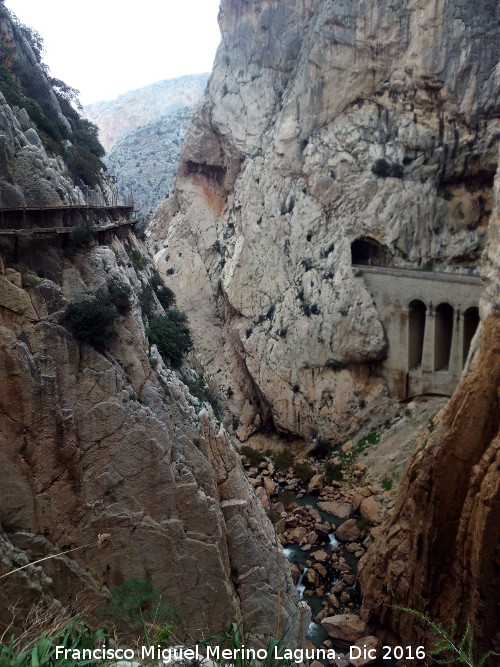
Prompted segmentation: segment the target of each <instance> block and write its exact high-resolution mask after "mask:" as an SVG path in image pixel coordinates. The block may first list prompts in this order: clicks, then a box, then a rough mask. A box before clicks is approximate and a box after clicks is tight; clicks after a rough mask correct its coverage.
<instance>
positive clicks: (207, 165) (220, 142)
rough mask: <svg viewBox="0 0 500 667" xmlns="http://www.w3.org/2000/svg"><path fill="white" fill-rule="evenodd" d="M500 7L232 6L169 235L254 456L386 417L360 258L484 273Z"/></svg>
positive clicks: (192, 309) (379, 334)
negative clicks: (370, 252) (366, 250)
mask: <svg viewBox="0 0 500 667" xmlns="http://www.w3.org/2000/svg"><path fill="white" fill-rule="evenodd" d="M496 11H497V3H495V2H491V1H490V0H482V1H481V2H479V4H475V5H474V6H473V7H472V5H470V4H467V5H464V4H463V3H459V2H456V1H455V0H446V1H445V2H442V3H439V4H438V5H436V4H435V3H433V2H429V1H428V0H420V1H417V2H409V1H408V2H402V3H396V4H390V3H386V2H385V1H383V0H378V1H377V2H371V1H370V2H364V1H361V0H359V1H357V2H354V3H353V2H349V3H346V2H342V1H341V0H336V1H334V2H327V1H326V0H325V1H322V0H305V1H304V2H301V3H296V2H282V1H280V2H278V1H277V0H274V1H273V0H270V1H266V2H262V1H260V0H259V1H257V0H250V1H248V2H245V3H242V2H236V1H232V0H223V1H222V3H221V11H220V26H221V33H222V44H221V46H220V48H219V51H218V55H217V58H216V62H215V68H214V72H213V75H212V77H211V79H210V82H209V85H208V88H207V92H206V94H205V97H204V99H203V102H202V104H201V106H200V108H199V109H198V112H197V114H196V115H195V118H194V121H193V123H192V125H191V128H190V130H189V132H188V136H187V140H186V143H185V146H184V149H183V154H182V157H181V167H180V171H179V176H178V179H177V184H176V189H175V190H174V193H173V195H172V196H171V197H170V198H169V199H167V200H166V202H165V203H164V204H163V206H162V207H160V208H159V209H158V212H157V214H156V217H155V219H154V221H153V224H152V227H151V230H150V234H151V243H152V247H153V248H154V249H155V251H156V252H157V255H156V258H157V261H158V265H159V267H160V270H161V271H162V273H163V274H164V275H165V276H166V277H167V281H169V282H170V283H171V284H172V285H174V286H178V288H179V301H180V303H181V306H182V307H183V308H185V309H186V310H187V311H188V312H189V315H190V319H191V322H192V324H193V330H194V333H195V336H196V339H197V343H198V345H199V348H200V349H201V350H202V355H203V363H204V365H205V368H206V370H207V372H208V374H209V375H210V377H211V378H212V382H213V385H214V386H215V387H216V388H217V389H218V391H219V393H220V395H221V396H222V397H223V398H224V400H225V402H226V404H227V406H228V412H229V416H230V417H231V418H232V422H233V427H234V429H235V431H236V432H237V434H238V436H239V437H240V438H241V439H244V438H246V437H248V436H249V435H250V434H251V433H252V432H253V431H255V430H257V429H259V428H260V427H262V426H266V427H271V428H274V429H277V430H279V431H281V432H284V433H292V434H299V435H302V436H306V437H307V436H311V435H313V434H315V433H318V434H319V435H320V436H323V437H327V438H330V439H337V438H342V437H343V436H345V435H346V434H348V433H349V432H350V431H352V430H353V429H358V428H359V427H360V424H362V422H363V420H364V419H365V418H368V417H369V416H370V415H373V413H374V412H376V411H377V410H382V409H383V408H384V406H385V402H386V400H387V397H386V390H385V386H384V384H383V382H382V381H381V380H380V378H379V376H378V373H377V363H378V362H379V361H380V360H381V359H383V358H384V355H385V352H386V341H385V339H384V332H383V328H382V325H381V323H380V321H379V318H378V315H377V312H376V310H375V308H374V306H373V302H372V299H371V296H370V294H369V293H368V292H367V290H366V287H365V284H364V281H363V279H362V278H360V277H357V275H356V271H355V270H353V268H352V262H351V243H352V242H353V241H354V240H356V239H359V238H363V237H368V238H369V239H371V240H373V241H376V242H378V243H379V244H380V251H381V253H382V255H384V256H385V257H386V258H389V261H390V262H391V263H392V264H394V265H399V266H410V267H412V266H413V267H428V266H429V265H434V266H439V267H445V266H446V267H448V266H454V267H456V268H461V269H465V267H475V266H477V264H478V261H479V258H480V255H481V252H482V249H483V247H484V239H485V233H486V229H487V221H488V217H489V215H490V213H491V207H492V204H491V200H492V198H491V190H492V183H493V175H494V172H495V169H496V162H497V156H496V152H495V137H496V136H497V133H498V126H497V125H496V124H495V121H494V115H495V109H496V106H495V105H496V104H497V103H498V100H497V94H498V90H497V87H496V86H497V84H498V72H497V70H496V69H495V68H496V57H495V43H496V38H497V34H496V32H495V31H496V25H497V21H496V20H495V18H496Z"/></svg>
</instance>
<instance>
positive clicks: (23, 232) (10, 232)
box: [0, 218, 137, 236]
mask: <svg viewBox="0 0 500 667" xmlns="http://www.w3.org/2000/svg"><path fill="white" fill-rule="evenodd" d="M136 222H137V218H130V219H128V220H118V221H116V222H107V223H105V224H104V225H94V226H93V227H89V228H88V229H89V231H91V232H92V233H93V234H97V233H98V232H105V231H107V230H108V229H116V228H117V227H126V226H127V225H135V224H136ZM76 229H82V226H81V225H80V226H79V227H30V228H29V229H0V236H34V235H40V234H71V232H74V231H75V230H76Z"/></svg>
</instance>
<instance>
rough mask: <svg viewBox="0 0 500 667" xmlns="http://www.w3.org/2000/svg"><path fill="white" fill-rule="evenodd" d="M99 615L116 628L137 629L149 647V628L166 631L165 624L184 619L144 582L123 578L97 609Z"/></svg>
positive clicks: (170, 603)
mask: <svg viewBox="0 0 500 667" xmlns="http://www.w3.org/2000/svg"><path fill="white" fill-rule="evenodd" d="M99 614H100V615H101V616H102V617H104V618H109V619H111V620H112V621H114V622H115V623H117V624H118V625H119V626H124V627H125V628H134V627H135V628H140V629H141V630H142V633H143V637H144V640H145V642H146V645H147V646H148V647H149V646H151V640H150V632H151V630H152V629H153V630H155V631H156V632H158V630H161V628H163V630H164V631H165V630H166V629H167V628H166V627H165V623H170V622H172V621H174V622H179V621H180V620H181V619H182V617H183V614H182V611H181V610H180V609H179V608H178V607H177V606H176V605H174V604H173V603H172V602H170V601H169V600H167V598H166V596H165V595H163V594H162V593H158V591H156V590H155V589H154V588H153V585H152V584H151V583H150V582H149V581H146V580H145V579H126V580H125V581H124V582H123V583H122V584H120V585H119V586H117V587H116V588H115V589H114V590H113V592H112V593H111V596H110V598H109V600H108V602H105V603H103V604H102V605H101V606H100V608H99ZM172 627H173V626H170V628H172ZM156 632H155V634H156ZM162 634H163V635H165V632H163V633H162ZM157 637H158V635H157Z"/></svg>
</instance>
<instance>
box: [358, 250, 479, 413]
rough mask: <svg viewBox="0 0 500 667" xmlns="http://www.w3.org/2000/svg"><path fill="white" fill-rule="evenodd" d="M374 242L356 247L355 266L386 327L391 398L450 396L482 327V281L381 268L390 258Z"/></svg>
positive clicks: (385, 368)
mask: <svg viewBox="0 0 500 667" xmlns="http://www.w3.org/2000/svg"><path fill="white" fill-rule="evenodd" d="M355 243H356V242H355ZM370 243H372V242H367V243H365V244H364V245H361V244H359V242H358V245H357V246H355V244H354V243H353V263H354V266H355V267H356V268H357V269H358V270H360V271H361V272H362V275H363V278H364V280H365V283H366V286H367V288H368V290H369V291H370V292H371V294H372V296H373V299H374V301H375V305H376V307H377V310H378V312H379V314H380V318H381V320H382V323H383V325H384V328H385V332H386V336H387V341H388V352H387V358H386V360H385V361H384V362H383V363H382V374H383V376H384V377H385V379H386V380H387V383H388V386H389V390H390V392H391V395H392V396H394V397H396V398H399V399H400V400H401V399H405V398H409V397H411V396H415V395H418V394H443V395H446V396H449V395H451V394H452V393H453V391H454V389H455V387H456V385H457V384H458V381H459V380H460V376H461V374H462V371H463V368H464V365H465V362H466V360H467V355H468V353H469V349H470V345H471V342H472V339H473V337H474V334H475V332H476V329H477V327H478V324H479V309H478V304H479V299H480V296H481V292H482V289H483V285H482V281H481V278H479V276H472V275H467V274H463V273H444V272H438V271H423V270H418V269H399V268H395V267H389V266H383V265H382V266H380V265H377V264H378V262H380V263H381V264H384V263H385V261H384V260H385V257H386V256H385V255H384V253H383V251H381V250H380V249H379V248H377V247H376V242H373V243H372V245H371V246H370Z"/></svg>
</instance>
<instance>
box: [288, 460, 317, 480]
mask: <svg viewBox="0 0 500 667" xmlns="http://www.w3.org/2000/svg"><path fill="white" fill-rule="evenodd" d="M293 474H294V475H295V477H298V478H299V479H301V480H302V481H303V482H308V481H309V480H310V479H311V477H312V476H313V475H314V474H316V471H315V470H314V468H312V467H311V466H310V465H308V464H307V463H294V465H293Z"/></svg>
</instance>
